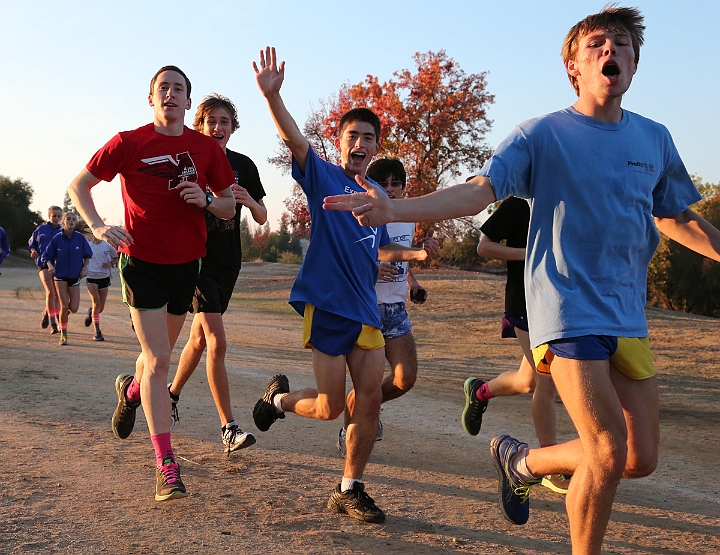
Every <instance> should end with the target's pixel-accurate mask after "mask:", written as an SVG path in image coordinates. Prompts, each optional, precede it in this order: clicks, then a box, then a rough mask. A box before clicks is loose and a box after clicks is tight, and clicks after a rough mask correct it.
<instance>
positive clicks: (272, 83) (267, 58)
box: [253, 46, 285, 97]
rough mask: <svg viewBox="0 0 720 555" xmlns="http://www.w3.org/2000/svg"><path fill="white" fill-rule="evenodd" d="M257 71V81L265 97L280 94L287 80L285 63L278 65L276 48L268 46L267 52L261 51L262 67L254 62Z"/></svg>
mask: <svg viewBox="0 0 720 555" xmlns="http://www.w3.org/2000/svg"><path fill="white" fill-rule="evenodd" d="M253 69H254V70H255V81H256V82H257V85H258V87H259V88H260V91H261V92H262V94H263V96H265V97H267V96H268V95H271V94H274V93H278V92H280V87H282V84H283V81H284V80H285V62H280V65H278V63H277V54H276V52H275V47H272V48H271V47H269V46H266V47H265V50H264V51H263V50H261V51H260V67H259V68H258V65H257V63H255V62H253Z"/></svg>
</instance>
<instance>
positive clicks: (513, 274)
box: [480, 197, 530, 318]
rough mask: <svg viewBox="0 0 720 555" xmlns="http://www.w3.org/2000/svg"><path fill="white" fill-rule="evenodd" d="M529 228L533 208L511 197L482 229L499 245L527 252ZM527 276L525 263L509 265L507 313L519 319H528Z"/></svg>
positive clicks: (519, 262) (508, 262)
mask: <svg viewBox="0 0 720 555" xmlns="http://www.w3.org/2000/svg"><path fill="white" fill-rule="evenodd" d="M529 226H530V205H528V203H527V201H525V200H523V199H521V198H516V197H508V198H507V199H505V200H504V201H503V202H502V204H501V205H500V207H499V208H498V209H497V210H496V211H495V212H494V213H493V214H492V216H490V218H488V220H487V221H486V222H485V223H484V224H483V225H482V227H481V228H480V231H482V232H483V234H485V235H487V236H488V238H490V239H491V240H493V241H495V242H496V243H499V242H500V241H503V240H505V244H506V245H507V246H508V247H517V248H525V246H526V245H527V236H528V227H529ZM524 272H525V262H523V261H521V260H508V261H507V283H506V284H505V312H506V313H508V314H509V315H510V316H515V317H518V318H519V317H523V318H527V308H526V307H525V278H524Z"/></svg>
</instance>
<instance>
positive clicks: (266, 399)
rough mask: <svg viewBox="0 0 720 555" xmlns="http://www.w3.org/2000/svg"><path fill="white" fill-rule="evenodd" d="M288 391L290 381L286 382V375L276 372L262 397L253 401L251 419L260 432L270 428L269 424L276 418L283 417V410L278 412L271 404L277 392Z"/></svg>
mask: <svg viewBox="0 0 720 555" xmlns="http://www.w3.org/2000/svg"><path fill="white" fill-rule="evenodd" d="M289 392H290V383H289V382H288V379H287V376H284V375H283V374H278V375H277V376H273V377H272V379H271V380H270V381H269V382H268V384H267V387H266V388H265V395H263V397H262V399H260V400H259V401H258V402H257V403H255V408H254V409H253V420H254V421H255V426H257V429H258V430H260V431H261V432H267V431H268V430H269V429H270V426H272V425H273V423H274V422H275V421H276V420H277V419H278V418H285V413H284V412H278V411H276V410H275V407H274V406H273V397H274V396H275V395H276V394H277V393H289Z"/></svg>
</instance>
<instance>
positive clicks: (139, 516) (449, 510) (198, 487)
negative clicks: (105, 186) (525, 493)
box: [0, 264, 720, 555]
mask: <svg viewBox="0 0 720 555" xmlns="http://www.w3.org/2000/svg"><path fill="white" fill-rule="evenodd" d="M296 270H297V267H293V266H284V265H269V264H250V265H247V267H246V268H245V269H244V270H243V273H242V274H241V278H240V279H239V280H238V285H237V289H236V291H237V297H238V298H237V299H234V300H233V302H232V304H231V307H230V309H229V311H228V313H227V318H226V322H227V329H228V335H229V338H230V345H231V347H230V350H229V353H228V357H227V362H228V367H229V369H230V372H231V375H230V381H231V394H232V399H233V403H234V410H235V416H236V418H237V419H238V420H239V421H240V424H241V426H242V427H243V428H249V429H251V430H253V431H254V432H256V437H257V438H258V443H257V444H256V445H255V446H253V447H252V448H250V449H247V450H245V451H242V452H238V453H234V454H232V456H230V457H227V456H226V455H225V454H224V453H223V451H222V446H221V444H220V433H219V432H220V430H219V426H220V424H219V422H218V417H217V412H216V411H215V408H214V405H213V403H212V399H211V396H210V393H209V390H208V388H207V380H206V378H205V375H204V370H203V369H200V370H199V371H198V372H197V373H196V375H195V376H194V377H193V379H192V380H191V381H190V383H189V384H188V386H187V387H186V389H185V390H184V391H183V396H182V399H181V402H180V418H181V421H180V424H179V425H178V427H177V428H176V430H175V432H174V433H173V443H174V445H175V448H176V453H177V454H178V455H179V456H181V457H182V459H181V460H180V463H181V468H182V472H183V479H184V481H185V483H186V485H187V487H188V491H189V492H190V496H189V497H188V498H187V499H184V500H180V501H173V502H168V503H156V502H155V501H154V498H153V487H154V469H153V466H154V464H153V463H154V461H153V454H152V447H151V444H150V442H149V441H148V436H147V427H146V424H145V420H144V417H143V415H142V411H139V412H138V422H137V424H136V428H135V432H134V433H133V435H132V436H130V438H129V439H127V440H125V441H121V440H117V439H116V438H115V437H114V436H113V434H112V431H111V430H110V416H111V415H112V412H113V410H114V408H115V403H116V398H115V392H114V388H113V381H114V379H115V376H116V375H117V374H119V373H131V372H132V370H133V368H134V360H135V357H136V356H137V354H138V352H139V347H138V344H137V340H136V339H135V336H134V334H133V332H132V331H131V329H130V326H129V318H128V313H127V310H126V308H125V307H124V305H122V303H121V302H120V295H119V289H118V287H117V284H118V280H117V279H115V280H114V286H113V288H112V291H111V294H110V299H109V305H108V308H107V309H106V313H105V314H103V316H102V326H103V333H104V334H105V337H106V338H107V340H106V341H105V342H104V343H95V342H93V341H91V339H90V338H91V334H90V333H88V330H87V329H86V328H84V327H83V325H82V317H81V316H79V315H77V316H73V317H71V321H70V328H69V340H70V345H69V346H67V347H60V346H58V345H57V339H56V338H57V336H50V335H49V334H47V333H46V331H44V330H41V329H40V326H39V319H40V318H39V317H40V311H41V307H42V293H41V292H40V290H39V281H38V280H37V277H36V275H35V271H34V270H33V269H32V268H28V267H23V268H12V267H6V265H3V268H2V271H3V275H2V276H0V338H1V339H0V346H1V347H0V553H13V554H15V553H31V552H32V553H36V552H37V553H113V554H114V553H134V554H147V553H183V554H186V553H203V554H213V553H225V552H228V551H232V552H235V553H339V554H344V553H368V554H377V555H381V554H393V553H413V554H414V555H424V554H430V553H443V552H455V551H457V552H468V553H481V554H485V553H487V554H490V553H493V554H496V553H548V554H549V553H569V552H570V549H569V546H568V529H567V518H566V516H565V513H564V504H563V498H562V497H560V496H557V495H555V494H552V493H551V492H549V491H546V490H544V489H542V488H535V490H534V491H533V494H532V501H531V506H532V510H531V517H530V521H529V523H528V524H527V525H525V526H512V525H510V524H508V523H506V522H505V521H504V520H503V519H502V517H501V516H500V513H499V511H498V509H497V507H496V485H497V480H496V475H495V471H494V468H493V465H492V462H491V460H490V457H489V454H488V451H489V440H490V438H491V437H492V436H493V435H495V434H497V433H512V434H513V435H515V436H517V437H520V438H523V439H526V440H529V441H530V443H531V444H533V438H534V433H533V429H532V426H531V422H530V399H529V397H516V398H510V399H498V400H494V401H492V402H491V404H490V407H489V409H488V412H487V413H486V415H485V420H484V423H483V429H482V431H481V433H480V435H479V436H478V437H475V438H473V437H470V436H467V435H466V434H465V433H464V432H463V430H462V427H461V426H460V423H459V417H460V413H461V411H462V406H463V395H462V383H463V381H464V380H465V378H466V377H467V376H468V375H479V376H483V377H492V376H494V375H496V374H497V373H499V372H501V371H503V370H506V369H509V368H513V367H516V365H517V364H518V362H519V356H518V352H519V351H518V349H517V347H516V346H515V344H514V343H513V342H512V341H508V340H501V339H499V338H498V335H499V334H498V324H499V316H500V314H501V312H502V302H501V296H502V293H503V291H502V284H503V281H502V278H499V277H494V276H489V275H481V274H472V273H465V272H431V273H427V272H425V273H421V275H420V280H421V283H423V285H425V286H426V287H427V289H428V291H429V295H430V297H429V300H428V303H427V304H426V305H425V306H424V307H421V308H417V307H412V308H411V319H412V321H413V323H414V325H415V335H416V337H417V339H418V344H419V359H420V366H421V375H420V379H419V381H418V384H417V386H416V387H415V389H414V390H413V391H412V392H411V393H410V394H408V395H407V396H405V397H403V398H401V399H398V400H396V401H393V402H391V403H389V404H387V405H386V406H385V410H384V412H383V414H382V420H383V422H384V424H385V439H384V440H383V441H382V442H380V443H377V444H376V446H375V449H374V451H373V455H372V458H371V464H370V465H369V467H368V471H367V474H366V481H367V483H368V491H369V493H370V494H371V495H372V496H373V497H374V498H375V500H376V501H377V503H378V505H380V506H381V507H382V508H383V509H384V510H385V511H386V513H387V514H388V519H387V521H386V522H385V523H384V524H382V525H368V524H363V523H359V522H356V521H353V520H350V519H348V518H342V517H337V516H334V515H331V514H328V513H326V512H325V511H324V507H325V503H326V502H327V498H328V497H329V494H330V491H331V489H332V487H333V485H334V484H335V483H336V482H337V481H338V480H339V477H340V475H341V471H342V461H341V459H340V457H339V456H338V454H337V451H336V449H335V438H336V436H337V432H338V426H339V424H338V422H337V421H336V422H329V423H323V422H316V421H309V420H304V419H301V418H298V417H295V416H294V415H290V416H289V417H288V418H286V419H285V420H283V421H280V422H278V423H276V424H275V425H274V426H273V428H272V429H271V430H270V431H269V432H267V433H260V432H257V431H256V430H254V427H253V426H252V417H251V408H252V406H253V404H254V403H255V401H256V400H257V399H258V398H259V396H260V395H261V394H262V392H263V390H264V387H265V384H266V382H267V380H268V378H269V377H270V376H271V375H272V374H274V373H276V372H284V373H286V374H287V375H288V376H289V378H290V383H291V386H293V387H298V386H300V387H302V386H309V385H311V384H312V383H313V378H312V372H311V367H310V355H309V352H306V351H304V350H303V349H301V348H300V347H299V341H300V332H301V320H300V318H299V317H298V316H296V315H295V314H294V312H293V311H292V310H291V309H290V308H289V307H288V305H287V304H286V299H287V293H288V290H289V287H290V285H291V283H292V279H293V276H294V272H295V271H296ZM81 287H82V288H83V294H82V301H81V309H80V314H82V313H83V312H84V310H86V309H87V307H88V306H89V304H88V297H87V295H86V293H85V290H84V289H85V288H84V285H83V286H81ZM648 316H649V319H650V322H651V340H652V342H653V346H654V352H655V356H656V363H657V367H658V375H659V380H660V384H661V411H662V439H661V460H660V466H659V468H658V471H657V472H656V473H655V474H654V475H653V476H651V477H650V478H646V479H642V480H636V481H626V482H623V484H621V487H620V490H619V492H618V495H617V498H616V505H615V509H614V512H613V515H612V522H611V524H610V528H609V530H608V533H607V536H606V543H605V549H606V552H608V553H642V554H651V553H652V554H700V553H713V554H714V553H717V552H718V550H720V540H718V538H719V537H720V501H719V499H720V477H719V476H718V472H717V465H718V462H719V461H720V440H719V439H718V430H719V429H720V416H719V415H718V400H720V385H719V383H720V382H719V381H718V378H720V370H719V368H720V354H719V353H718V347H717V338H718V334H719V332H720V322H719V321H717V320H713V319H709V318H701V317H693V316H688V315H683V314H677V313H670V312H666V311H661V310H654V309H651V310H649V311H648ZM188 329H189V324H188V323H186V327H185V330H184V333H183V335H182V336H181V339H180V341H179V344H181V343H182V342H183V341H184V339H185V338H186V337H187V331H188ZM178 352H179V349H176V356H175V358H174V362H173V363H175V362H176V361H177V354H178ZM559 431H560V436H561V438H570V437H573V433H574V432H573V428H572V425H571V423H570V422H569V421H568V419H567V417H566V416H564V415H563V416H562V417H561V418H560V426H559Z"/></svg>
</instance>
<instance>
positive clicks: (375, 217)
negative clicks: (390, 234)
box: [323, 175, 402, 226]
mask: <svg viewBox="0 0 720 555" xmlns="http://www.w3.org/2000/svg"><path fill="white" fill-rule="evenodd" d="M355 181H356V182H357V183H358V185H360V186H361V187H362V188H363V189H365V190H366V191H367V192H366V193H352V194H346V195H334V196H331V197H325V199H324V202H323V208H324V209H325V210H351V211H352V213H353V216H355V218H357V220H358V222H360V225H364V226H377V225H383V224H386V223H388V222H391V221H393V220H392V217H391V215H392V203H393V202H402V201H393V200H391V199H390V198H388V196H387V194H386V193H385V191H383V190H382V189H381V188H380V187H378V186H377V185H374V184H372V183H370V182H369V181H368V180H367V179H365V178H364V177H360V175H356V176H355Z"/></svg>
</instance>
